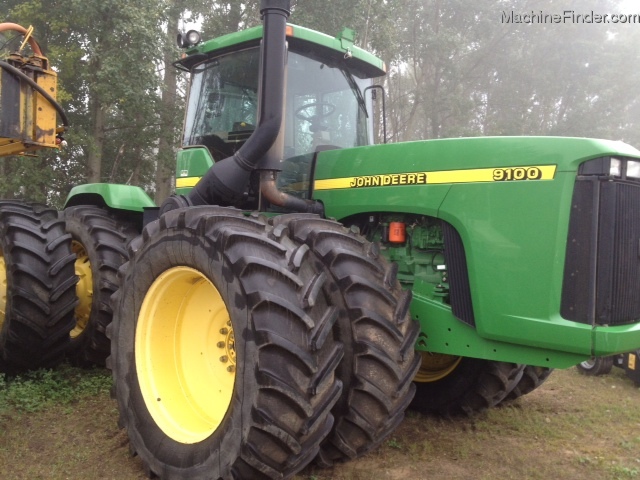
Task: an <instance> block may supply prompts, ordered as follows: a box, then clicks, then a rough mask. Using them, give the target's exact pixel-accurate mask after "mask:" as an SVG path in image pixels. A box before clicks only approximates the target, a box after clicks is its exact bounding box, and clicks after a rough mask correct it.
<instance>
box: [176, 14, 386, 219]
mask: <svg viewBox="0 0 640 480" xmlns="http://www.w3.org/2000/svg"><path fill="white" fill-rule="evenodd" d="M262 28H263V27H256V28H254V29H251V30H249V31H245V32H239V33H235V34H232V35H227V36H226V37H222V38H219V39H216V40H211V41H209V42H206V43H203V44H199V45H196V46H194V47H193V48H191V49H190V50H188V51H187V54H188V55H187V56H186V57H185V58H184V59H183V60H181V61H180V62H178V63H177V65H178V66H179V67H182V68H183V69H185V70H188V71H189V72H190V73H191V83H190V89H189V96H188V103H187V110H186V117H185V124H184V137H183V142H182V146H183V150H182V152H181V153H182V155H179V158H178V164H179V165H178V171H177V179H178V182H177V183H178V187H180V183H181V181H180V179H181V178H182V179H184V178H191V179H193V177H194V174H195V175H196V176H199V174H200V173H201V172H197V171H194V168H195V170H198V167H196V165H198V162H197V161H195V162H193V163H192V164H190V163H189V161H192V160H194V159H195V158H198V157H200V158H202V157H203V156H210V160H209V161H205V162H200V164H201V165H202V167H201V168H204V169H208V167H209V166H210V164H209V162H219V161H221V160H223V159H225V158H228V157H230V156H232V155H234V154H235V153H236V152H237V151H238V150H239V149H240V148H241V147H242V146H243V145H244V144H245V142H246V141H247V140H248V139H249V137H250V136H251V134H252V133H253V132H254V130H255V128H256V125H257V123H258V116H259V109H260V107H259V105H260V99H259V95H260V94H261V93H260V88H259V85H260V72H261V60H260V58H261V57H260V54H261V51H260V41H261V37H262ZM286 33H287V53H286V57H285V58H286V61H285V67H284V96H283V105H282V107H283V115H282V117H283V119H282V128H281V129H280V133H279V135H278V137H277V139H276V142H275V143H276V145H277V148H278V152H279V153H278V154H277V157H278V158H277V161H276V162H275V163H274V162H270V163H269V165H264V162H263V164H260V163H258V166H257V169H258V170H260V169H267V170H272V171H279V172H280V173H279V174H278V175H277V177H276V184H277V188H278V189H281V190H282V191H283V192H286V193H288V194H290V195H293V196H296V197H298V198H310V190H309V185H310V183H309V179H310V178H311V175H312V167H313V162H314V159H315V158H316V155H317V153H318V152H321V151H323V150H328V149H338V148H349V147H357V146H363V145H370V144H372V143H373V121H372V114H371V112H372V100H371V98H372V95H371V92H370V91H371V88H372V85H373V80H372V79H373V78H375V77H379V76H381V75H384V73H385V72H384V67H383V63H382V61H380V60H379V59H377V58H376V57H373V56H372V55H371V54H369V53H367V52H364V51H362V50H360V49H359V48H357V47H354V46H353V32H352V31H350V30H348V29H345V31H343V32H342V33H341V34H340V35H339V36H338V37H337V38H331V37H329V36H327V35H323V34H320V33H318V32H314V31H312V30H308V29H305V28H303V27H298V26H293V25H287V28H286ZM264 95H265V96H269V95H270V92H269V91H265V92H264ZM203 147H206V152H203V150H205V149H204V148H203ZM196 152H198V153H196ZM280 152H281V153H280ZM187 159H188V160H187ZM181 160H182V161H181ZM196 178H197V177H196ZM183 183H184V182H183ZM185 186H189V185H185ZM249 190H250V191H249V196H250V197H251V200H252V201H251V202H250V203H252V204H251V205H250V206H251V207H253V208H257V205H256V204H255V200H256V197H255V195H252V194H253V193H255V188H254V189H253V190H254V191H253V192H252V191H251V188H250V189H249Z"/></svg>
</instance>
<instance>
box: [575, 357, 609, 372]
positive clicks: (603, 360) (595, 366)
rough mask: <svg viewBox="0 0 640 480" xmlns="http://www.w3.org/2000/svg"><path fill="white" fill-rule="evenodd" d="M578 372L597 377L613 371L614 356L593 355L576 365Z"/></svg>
mask: <svg viewBox="0 0 640 480" xmlns="http://www.w3.org/2000/svg"><path fill="white" fill-rule="evenodd" d="M576 368H577V369H578V372H580V373H581V374H583V375H587V376H589V377H597V376H600V375H607V374H608V373H611V369H612V368H613V357H611V356H610V357H593V358H591V359H589V360H585V361H584V362H581V363H579V364H578V365H576Z"/></svg>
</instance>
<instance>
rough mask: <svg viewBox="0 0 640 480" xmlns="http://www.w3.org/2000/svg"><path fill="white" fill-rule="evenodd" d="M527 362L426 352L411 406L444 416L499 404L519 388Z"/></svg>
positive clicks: (473, 411) (470, 412)
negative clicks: (522, 363) (509, 361)
mask: <svg viewBox="0 0 640 480" xmlns="http://www.w3.org/2000/svg"><path fill="white" fill-rule="evenodd" d="M523 369H524V365H519V364H516V363H507V362H496V361H492V360H482V359H477V358H469V357H457V356H452V355H444V354H432V353H428V352H422V365H421V367H420V370H419V371H418V374H417V375H416V378H415V383H416V395H415V397H414V399H413V402H412V403H411V407H412V408H414V409H415V410H418V411H421V412H424V413H436V414H440V415H444V416H454V415H460V414H466V415H473V414H475V413H478V412H482V411H484V410H486V409H488V408H491V407H495V406H496V405H497V404H499V403H500V402H501V401H502V400H504V399H505V398H506V397H507V395H508V394H509V392H511V390H513V389H514V388H515V386H516V385H517V384H518V382H519V381H520V379H521V378H522V374H523V373H522V372H523Z"/></svg>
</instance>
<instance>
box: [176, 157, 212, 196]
mask: <svg viewBox="0 0 640 480" xmlns="http://www.w3.org/2000/svg"><path fill="white" fill-rule="evenodd" d="M212 165H213V157H211V153H210V152H209V149H207V148H206V147H190V148H183V149H181V150H178V157H177V160H176V194H177V195H186V194H187V193H189V191H190V190H191V189H192V188H193V187H194V186H195V184H196V183H197V182H198V180H200V178H201V177H202V176H203V175H204V174H205V173H206V172H207V170H209V168H211V166H212Z"/></svg>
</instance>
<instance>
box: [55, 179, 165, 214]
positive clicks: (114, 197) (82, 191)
mask: <svg viewBox="0 0 640 480" xmlns="http://www.w3.org/2000/svg"><path fill="white" fill-rule="evenodd" d="M98 197H99V198H101V199H102V201H103V202H104V203H105V204H106V205H107V206H108V207H110V208H114V209H117V210H129V211H133V212H142V211H143V210H144V208H145V207H155V206H156V204H155V203H154V202H153V200H151V198H150V197H149V196H148V195H147V194H146V193H145V191H144V190H142V189H141V188H140V187H134V186H131V185H117V184H110V183H89V184H86V185H78V186H77V187H73V188H72V189H71V191H70V192H69V195H68V196H67V200H66V201H65V208H66V207H70V206H74V205H81V204H84V203H87V202H88V203H93V201H91V200H88V199H90V198H98Z"/></svg>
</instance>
